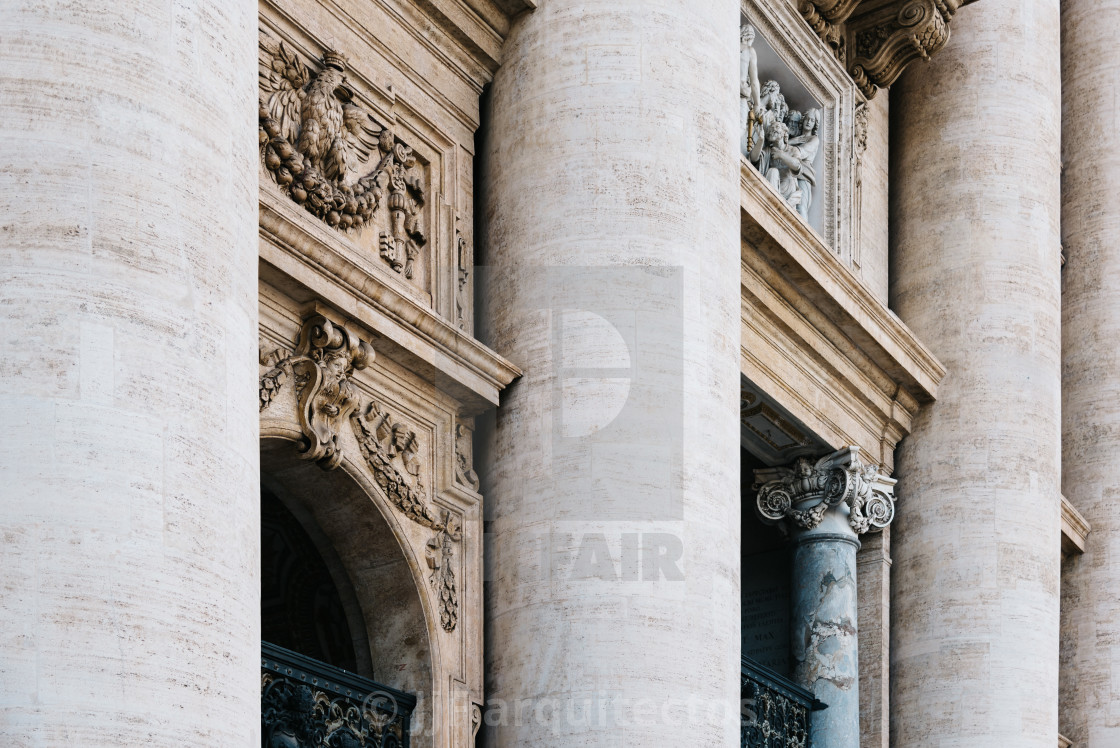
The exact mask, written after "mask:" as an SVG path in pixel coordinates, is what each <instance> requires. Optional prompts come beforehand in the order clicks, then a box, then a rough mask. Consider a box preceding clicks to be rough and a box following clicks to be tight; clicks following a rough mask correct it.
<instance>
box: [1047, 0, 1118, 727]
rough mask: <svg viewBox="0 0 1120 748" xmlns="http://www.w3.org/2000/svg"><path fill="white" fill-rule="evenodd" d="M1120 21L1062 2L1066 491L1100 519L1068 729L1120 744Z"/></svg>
mask: <svg viewBox="0 0 1120 748" xmlns="http://www.w3.org/2000/svg"><path fill="white" fill-rule="evenodd" d="M1117 24H1120V2H1117V0H1105V1H1104V2H1102V1H1101V0H1063V2H1062V100H1063V102H1064V106H1063V110H1062V158H1063V162H1064V165H1065V170H1064V171H1063V173H1062V244H1063V245H1064V247H1065V249H1066V256H1067V258H1068V259H1067V262H1066V266H1065V269H1064V271H1063V272H1062V488H1063V492H1064V493H1065V495H1066V498H1068V499H1069V500H1070V502H1071V503H1072V504H1073V505H1074V507H1076V508H1077V509H1078V510H1079V511H1080V512H1081V513H1082V514H1083V515H1084V516H1085V518H1086V519H1087V520H1088V521H1089V524H1090V525H1091V526H1092V532H1091V533H1090V534H1089V538H1088V541H1087V543H1086V548H1085V554H1084V555H1083V556H1080V557H1074V558H1071V559H1070V560H1068V561H1067V562H1066V566H1065V568H1064V569H1063V575H1062V660H1061V662H1062V673H1061V675H1062V680H1061V699H1060V707H1059V715H1060V723H1061V728H1062V734H1063V735H1065V736H1066V737H1068V738H1070V739H1071V740H1073V742H1074V744H1075V745H1076V746H1078V748H1105V747H1106V746H1113V745H1120V689H1118V685H1120V683H1118V679H1120V650H1118V649H1117V648H1116V645H1115V642H1116V641H1117V640H1120V596H1118V595H1117V588H1118V587H1120V565H1118V560H1120V556H1118V553H1120V545H1118V540H1120V514H1118V512H1120V509H1118V507H1120V481H1118V480H1117V474H1116V473H1117V465H1118V464H1120V349H1118V348H1117V346H1116V340H1117V338H1118V337H1120V204H1118V203H1117V195H1118V194H1120V131H1118V130H1117V117H1118V115H1120V109H1118V107H1117V94H1116V88H1117V83H1118V81H1120V48H1118V47H1117V44H1116V28H1117Z"/></svg>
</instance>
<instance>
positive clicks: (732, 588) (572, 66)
mask: <svg viewBox="0 0 1120 748" xmlns="http://www.w3.org/2000/svg"><path fill="white" fill-rule="evenodd" d="M738 31H739V6H738V4H737V3H736V2H733V1H732V0H710V1H708V2H703V3H697V2H693V1H692V0H657V1H656V2H649V0H620V1H618V2H611V3H603V2H599V1H598V0H544V1H543V2H541V3H540V7H539V8H538V9H537V10H535V11H534V12H533V13H531V14H528V15H527V16H524V17H522V18H521V19H520V21H519V22H518V24H517V25H516V26H515V28H514V29H513V30H512V31H511V34H510V36H509V38H508V39H507V41H506V46H505V50H504V60H503V64H502V67H501V69H500V70H499V71H498V74H497V76H496V78H495V80H494V83H493V89H492V93H491V102H490V106H489V122H488V125H487V127H488V134H487V135H486V137H485V141H484V147H483V149H482V153H481V154H480V155H481V157H482V158H483V159H484V172H483V179H482V185H483V186H482V189H483V191H484V193H485V199H484V202H483V215H484V220H483V226H482V237H481V239H480V246H481V248H482V251H483V252H484V257H485V262H486V264H487V265H489V271H490V277H489V279H488V282H487V283H486V284H484V286H483V287H482V288H481V289H480V293H481V294H482V298H483V299H484V303H485V310H484V315H483V316H484V317H485V319H484V320H483V325H484V331H483V333H482V335H483V337H484V339H485V340H487V341H488V342H489V343H490V344H491V345H492V346H493V347H494V348H495V349H496V350H497V351H499V352H500V353H502V354H503V355H505V356H507V357H508V358H510V359H511V360H512V361H513V362H514V363H516V364H517V365H518V366H520V367H521V368H522V369H523V370H524V371H525V375H524V377H523V378H522V379H521V380H519V381H518V382H516V383H515V384H514V385H513V386H512V387H511V388H510V389H509V390H508V391H507V393H505V394H506V396H505V397H504V402H503V405H502V407H501V408H500V409H499V411H498V415H497V424H496V431H495V434H494V436H493V440H492V443H491V445H490V448H489V456H490V460H489V466H488V468H487V469H486V470H485V472H484V479H485V491H486V496H487V501H488V520H489V523H488V532H489V534H488V536H487V537H488V559H487V574H488V595H487V601H486V605H487V642H486V658H487V678H488V687H487V692H488V694H487V695H488V699H489V702H490V706H491V711H490V712H488V714H487V721H486V724H487V727H486V728H485V729H486V730H487V744H488V745H493V746H526V745H576V744H580V745H583V744H596V745H608V744H609V745H619V746H622V745H625V746H648V745H655V744H656V745H661V744H666V745H668V744H674V745H712V746H733V745H738V739H739V737H738V733H739V725H738V713H739V648H740V641H739V626H740V615H739V586H738V585H739V569H738V558H739V548H738V543H739V535H738V534H739V512H740V509H739V498H738V487H739V475H738V464H739V461H738V444H739V437H738V423H737V415H736V414H737V405H736V403H737V398H738V394H737V393H738V389H737V388H738V379H739V373H738V356H739V279H738V278H739V269H738V267H739V240H738V232H739V207H738V206H739V198H738V179H739V177H738V174H739V154H738V120H739V104H738V88H739V85H738V69H739V66H738V56H739V47H738ZM501 706H504V707H505V710H504V713H503V712H502V711H499V710H498V707H501ZM518 713H520V717H519V716H518Z"/></svg>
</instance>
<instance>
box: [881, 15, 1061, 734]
mask: <svg viewBox="0 0 1120 748" xmlns="http://www.w3.org/2000/svg"><path fill="white" fill-rule="evenodd" d="M1058 43H1059V39H1058V3H1057V2H1056V0H985V2H983V3H978V4H976V5H972V6H969V7H966V8H962V9H961V10H960V11H959V12H958V13H957V16H956V18H955V19H954V22H953V42H952V44H950V45H949V46H948V47H947V48H946V49H945V50H944V51H942V52H941V53H940V54H939V55H938V56H937V57H935V58H934V59H933V61H932V62H931V63H930V64H929V65H928V66H925V65H923V66H920V67H912V68H910V69H909V70H908V71H907V73H906V74H905V75H904V76H903V79H902V80H901V82H900V83H899V84H898V85H897V86H896V87H895V89H894V90H893V91H892V96H891V108H892V113H893V115H894V116H895V117H896V124H897V125H898V127H897V128H896V130H895V133H896V135H897V136H898V139H897V140H896V142H894V143H893V144H892V150H893V152H894V153H896V154H897V156H898V158H897V160H896V162H895V163H894V164H892V180H893V181H892V189H893V191H894V198H895V202H894V204H893V207H894V209H895V212H894V217H895V220H896V224H895V227H894V232H895V233H894V237H893V238H894V245H893V250H894V252H895V257H894V264H893V267H892V271H893V275H892V278H891V300H892V302H893V304H894V307H895V309H896V310H897V311H898V314H899V316H900V317H901V318H902V319H903V321H905V322H906V324H908V325H909V326H910V327H911V328H912V329H913V330H914V331H915V333H917V334H918V335H919V336H920V337H921V338H922V339H923V340H924V341H926V342H927V344H928V345H929V346H930V348H931V349H932V350H933V351H934V353H935V354H936V355H937V356H938V357H939V358H940V359H941V360H942V361H943V362H944V363H945V365H946V368H947V369H948V371H949V374H948V375H947V376H946V378H945V380H944V382H942V384H941V388H940V391H939V393H938V400H937V402H936V403H934V404H932V405H931V406H929V407H928V408H927V409H925V410H924V411H923V412H921V413H919V415H918V416H917V418H916V419H915V421H914V426H913V430H912V432H911V435H910V436H909V437H908V438H907V439H906V440H905V441H904V442H903V444H902V445H901V446H900V449H899V456H898V462H897V468H896V475H897V476H898V478H899V480H900V482H901V484H902V485H904V486H905V487H906V490H905V494H904V495H903V496H902V498H901V499H900V500H899V504H898V516H897V518H896V519H895V523H894V525H893V537H892V554H893V557H894V567H893V584H892V606H891V639H892V644H891V678H892V683H891V745H892V746H897V748H907V747H909V746H927V745H934V744H936V745H965V744H979V745H992V746H1015V747H1016V748H1033V747H1036V746H1037V747H1038V748H1043V746H1045V747H1046V748H1052V746H1053V745H1054V742H1055V740H1056V737H1057V733H1058V724H1057V722H1058V719H1057V717H1058V715H1057V711H1058V710H1057V704H1056V703H1055V699H1054V694H1055V693H1056V692H1057V687H1058V672H1057V671H1058V667H1057V666H1058V660H1057V650H1058V572H1059V558H1060V556H1059V548H1058V537H1059V513H1060V500H1061V495H1060V486H1059V475H1060V464H1059V456H1060V447H1059V445H1060V420H1059V419H1060V413H1061V409H1060V402H1059V356H1060V334H1059V302H1060V298H1059V289H1058V277H1059V276H1058V273H1059V262H1058V256H1057V248H1058V219H1059V178H1058V173H1059V150H1058V144H1059V125H1060V122H1059V115H1060V106H1059V90H1060V87H1061V81H1060V68H1059V59H1058Z"/></svg>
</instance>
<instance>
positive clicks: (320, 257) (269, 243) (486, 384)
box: [260, 190, 521, 415]
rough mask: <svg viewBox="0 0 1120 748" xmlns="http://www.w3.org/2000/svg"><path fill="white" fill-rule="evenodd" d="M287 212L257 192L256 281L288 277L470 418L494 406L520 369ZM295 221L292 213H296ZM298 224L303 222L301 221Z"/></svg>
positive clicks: (276, 201)
mask: <svg viewBox="0 0 1120 748" xmlns="http://www.w3.org/2000/svg"><path fill="white" fill-rule="evenodd" d="M292 212H293V208H292V206H290V205H288V204H286V203H285V202H284V201H282V200H281V199H280V198H279V197H278V196H274V195H272V194H271V193H270V192H267V191H264V190H262V191H261V196H260V236H261V239H262V241H261V246H260V258H261V263H262V265H261V270H260V273H261V279H262V280H264V281H266V282H275V283H277V284H279V285H282V286H285V287H288V286H291V285H292V283H293V279H295V282H296V283H298V285H301V286H303V287H304V288H305V289H307V293H306V295H307V297H308V298H318V299H322V300H323V301H325V302H326V303H327V304H329V305H331V306H332V307H334V308H335V309H338V310H339V311H340V312H341V313H342V314H343V315H345V316H347V317H348V318H350V319H351V320H353V321H354V322H356V323H358V324H360V325H362V326H363V327H365V328H367V329H369V330H371V331H372V332H374V333H376V338H375V339H374V340H372V341H371V342H372V343H373V346H374V348H375V349H377V352H378V353H379V354H381V355H385V356H387V357H388V358H390V359H392V360H394V361H396V362H398V363H399V364H401V365H402V366H404V367H405V368H407V369H409V370H411V371H413V372H416V373H417V374H419V375H421V376H423V377H426V378H431V380H432V381H433V382H434V383H435V385H436V387H437V388H439V389H440V390H442V391H444V392H446V393H447V394H449V395H450V396H451V397H453V398H455V399H456V400H457V401H459V402H460V403H461V404H462V405H463V408H464V410H463V413H464V414H465V415H472V414H477V413H479V412H482V411H483V410H485V409H487V408H489V407H491V406H494V405H497V404H498V393H499V391H501V390H502V389H503V388H505V386H506V385H508V384H509V383H510V382H512V381H513V380H514V379H515V378H517V377H518V376H520V375H521V371H520V370H519V369H518V368H517V367H516V366H514V365H513V364H511V363H510V362H508V361H506V360H505V359H504V358H502V357H501V356H499V355H498V354H497V353H495V352H494V351H491V350H490V349H489V348H487V347H486V346H485V345H483V344H482V343H480V342H479V341H477V340H475V339H474V338H473V337H471V336H469V335H467V334H465V333H463V332H462V331H460V330H459V329H457V328H456V327H455V326H454V325H453V324H451V323H450V322H449V321H448V320H445V319H443V318H442V317H440V316H439V315H437V314H436V313H435V312H434V311H433V310H432V309H430V308H429V307H427V306H424V305H422V304H420V303H419V302H417V301H416V300H415V299H413V298H411V297H410V296H406V295H405V294H404V293H402V292H400V291H398V290H396V289H394V288H393V287H392V286H391V285H390V284H388V283H382V282H380V281H378V280H377V278H376V277H374V276H372V275H371V274H370V272H369V271H368V270H367V269H366V268H363V267H360V266H359V265H358V264H357V263H355V262H354V261H353V260H352V259H350V258H349V257H347V256H345V255H344V254H343V253H342V252H340V251H338V250H337V249H336V248H335V246H334V244H335V242H334V241H332V237H331V236H330V235H329V234H328V233H327V229H326V227H319V226H316V225H313V224H312V223H311V222H310V221H306V220H300V219H299V218H297V219H296V220H293V218H294V216H292V215H290V214H291V213H292ZM297 216H298V213H297ZM300 218H301V217H300Z"/></svg>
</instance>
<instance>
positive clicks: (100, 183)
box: [0, 0, 260, 746]
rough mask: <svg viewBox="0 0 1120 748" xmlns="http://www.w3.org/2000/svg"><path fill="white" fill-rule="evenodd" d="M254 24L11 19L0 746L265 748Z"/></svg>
mask: <svg viewBox="0 0 1120 748" xmlns="http://www.w3.org/2000/svg"><path fill="white" fill-rule="evenodd" d="M256 31H257V24H256V5H255V4H254V3H250V2H241V1H238V0H200V1H199V2H193V3H166V2H154V1H150V0H115V1H114V2H86V3H63V2H42V3H17V4H14V5H13V4H8V5H6V7H5V10H4V11H3V13H0V38H2V39H3V40H4V41H3V43H2V44H0V98H2V100H3V101H4V104H3V106H2V107H0V131H3V133H4V137H3V139H0V237H2V239H0V284H2V286H3V292H2V294H0V298H2V301H0V328H2V329H3V331H4V332H3V336H2V338H0V339H2V341H3V342H2V343H0V347H2V354H0V361H2V363H0V391H2V392H3V393H4V398H3V403H2V404H0V428H2V429H3V432H4V433H5V434H7V438H6V439H5V448H4V450H3V454H2V456H0V497H2V500H0V507H2V508H0V537H2V538H3V540H2V542H0V568H3V569H4V572H3V579H4V581H3V583H2V585H0V650H2V651H3V653H4V654H3V662H4V665H3V671H4V677H3V679H2V681H0V704H2V705H3V706H2V712H0V743H3V744H4V745H28V746H31V745H150V746H181V745H255V744H257V743H258V742H259V737H258V733H259V727H258V723H257V720H256V718H255V716H254V715H256V714H257V713H258V710H259V696H258V694H259V687H260V686H259V683H260V676H259V645H260V631H259V617H260V604H259V595H260V591H259V580H258V571H257V570H258V566H259V548H258V546H259V539H260V529H259V526H258V525H259V519H258V511H259V509H258V502H259V498H258V495H259V494H258V482H257V480H258V479H257V463H258V444H257V412H256V411H257V396H256V393H255V391H254V390H255V388H256V373H255V370H256V344H255V339H256V326H257V298H256V293H257V274H256V267H257V251H256V244H257V239H256V235H257V210H256V204H257V159H258V156H257V145H256V134H255V130H256V124H255V119H256V110H257V105H256V98H257V95H256V89H257V71H256V46H257V43H256Z"/></svg>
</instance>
